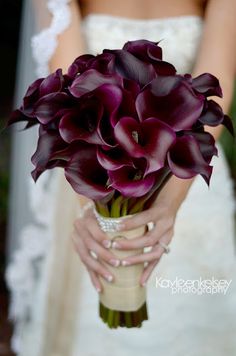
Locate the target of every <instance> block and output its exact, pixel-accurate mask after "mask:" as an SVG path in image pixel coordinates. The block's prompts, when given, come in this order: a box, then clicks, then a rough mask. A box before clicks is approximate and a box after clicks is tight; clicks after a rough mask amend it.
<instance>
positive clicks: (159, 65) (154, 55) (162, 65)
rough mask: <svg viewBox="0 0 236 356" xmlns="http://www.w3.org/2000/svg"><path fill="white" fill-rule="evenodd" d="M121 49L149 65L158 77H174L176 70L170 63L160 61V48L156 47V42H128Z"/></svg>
mask: <svg viewBox="0 0 236 356" xmlns="http://www.w3.org/2000/svg"><path fill="white" fill-rule="evenodd" d="M123 49H124V50H126V51H127V52H130V53H132V54H133V55H134V56H135V57H137V58H138V59H140V60H142V61H143V62H146V63H151V64H152V65H153V67H154V69H155V71H156V73H157V74H159V75H174V74H175V73H176V69H175V67H174V66H173V65H172V64H171V63H168V62H165V61H163V60H162V48H161V47H160V46H158V42H152V41H147V40H137V41H128V42H126V43H125V45H124V47H123Z"/></svg>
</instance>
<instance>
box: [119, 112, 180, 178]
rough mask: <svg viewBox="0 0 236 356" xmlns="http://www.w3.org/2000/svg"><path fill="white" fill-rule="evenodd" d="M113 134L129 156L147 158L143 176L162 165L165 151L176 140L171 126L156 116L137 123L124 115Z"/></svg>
mask: <svg viewBox="0 0 236 356" xmlns="http://www.w3.org/2000/svg"><path fill="white" fill-rule="evenodd" d="M114 134H115V137H116V140H117V142H118V143H119V144H120V145H121V146H122V147H123V148H124V149H125V150H126V151H127V152H128V154H129V155H130V156H131V157H135V158H141V157H144V158H145V159H146V160H147V167H146V170H145V176H146V175H147V174H149V173H152V172H155V171H157V170H158V169H160V168H162V167H164V165H165V160H166V155H167V152H168V150H169V148H170V147H171V145H172V144H173V143H174V142H175V140H176V134H175V132H174V131H173V130H172V128H171V127H170V126H168V125H166V124H165V123H163V122H161V121H160V120H158V119H156V118H149V119H146V120H145V121H143V122H141V123H139V122H137V121H136V120H135V119H133V118H131V117H124V118H122V119H120V121H119V122H118V123H117V125H116V126H115V128H114Z"/></svg>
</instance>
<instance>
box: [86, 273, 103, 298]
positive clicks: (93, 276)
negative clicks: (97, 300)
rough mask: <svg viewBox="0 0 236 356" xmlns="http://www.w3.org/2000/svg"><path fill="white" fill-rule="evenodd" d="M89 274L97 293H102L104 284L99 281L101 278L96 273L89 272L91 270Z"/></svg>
mask: <svg viewBox="0 0 236 356" xmlns="http://www.w3.org/2000/svg"><path fill="white" fill-rule="evenodd" d="M88 273H89V276H90V279H91V282H92V284H93V286H94V288H95V289H96V291H97V292H98V293H101V291H102V284H101V282H100V280H99V278H98V275H97V273H95V272H94V271H92V270H89V269H88Z"/></svg>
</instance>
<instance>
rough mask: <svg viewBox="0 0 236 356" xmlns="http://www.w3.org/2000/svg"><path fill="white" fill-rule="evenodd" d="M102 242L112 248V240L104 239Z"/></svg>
mask: <svg viewBox="0 0 236 356" xmlns="http://www.w3.org/2000/svg"><path fill="white" fill-rule="evenodd" d="M102 244H103V246H104V247H106V248H110V247H111V241H110V240H103V241H102Z"/></svg>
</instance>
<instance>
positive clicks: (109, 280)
mask: <svg viewBox="0 0 236 356" xmlns="http://www.w3.org/2000/svg"><path fill="white" fill-rule="evenodd" d="M105 278H106V280H107V282H112V281H113V276H112V275H110V274H108V275H106V276H105Z"/></svg>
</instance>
